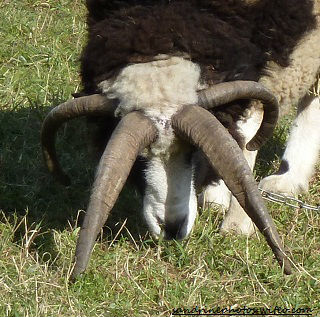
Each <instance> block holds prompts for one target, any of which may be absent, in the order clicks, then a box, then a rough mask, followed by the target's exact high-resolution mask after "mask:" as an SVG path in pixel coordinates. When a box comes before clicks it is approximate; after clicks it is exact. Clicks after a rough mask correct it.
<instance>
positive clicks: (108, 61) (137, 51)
mask: <svg viewBox="0 0 320 317" xmlns="http://www.w3.org/2000/svg"><path fill="white" fill-rule="evenodd" d="M86 3H87V7H88V19H87V20H88V42H87V45H86V47H85V48H84V50H83V53H82V57H81V75H82V83H83V88H84V91H85V92H86V93H89V94H91V93H94V92H97V91H98V88H97V84H98V83H99V82H101V81H103V80H105V79H108V78H110V77H111V76H112V75H114V74H116V73H117V72H118V71H119V70H120V69H121V68H122V67H124V66H126V65H127V64H129V63H130V61H131V60H132V58H133V57H135V56H144V57H146V56H149V57H152V56H155V55H158V54H176V53H179V52H180V53H181V52H183V53H187V54H189V55H190V57H191V60H192V61H194V62H196V63H198V64H199V65H200V66H201V69H202V76H203V80H205V81H207V82H209V83H212V84H214V83H218V82H223V81H231V80H235V79H242V80H258V79H259V78H260V76H261V75H262V72H263V69H264V66H265V64H266V62H267V61H269V60H273V61H275V62H276V63H278V64H279V65H281V66H283V67H285V66H287V65H289V63H290V54H291V53H292V51H293V49H294V47H295V46H296V45H297V43H298V41H299V40H300V39H301V38H302V36H303V35H304V34H305V33H306V32H307V31H309V30H311V29H312V28H313V27H314V26H315V23H316V21H315V17H314V15H313V13H312V9H313V1H310V0H260V1H257V3H256V4H254V5H246V4H245V3H244V2H243V1H242V0H224V1H221V0H131V1H129V0H127V1H122V0H87V2H86Z"/></svg>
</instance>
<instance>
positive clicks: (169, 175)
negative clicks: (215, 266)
mask: <svg viewBox="0 0 320 317" xmlns="http://www.w3.org/2000/svg"><path fill="white" fill-rule="evenodd" d="M161 58H162V59H161ZM161 58H160V59H159V57H158V60H155V61H153V62H149V63H141V64H133V65H129V66H127V67H125V68H124V69H123V70H122V71H121V72H120V74H119V75H118V76H117V77H116V78H113V79H112V80H108V81H104V82H102V83H101V84H100V87H101V89H102V91H103V93H104V94H105V95H106V96H107V97H108V98H111V99H113V98H117V99H119V101H120V103H119V106H118V107H117V110H116V113H115V114H116V115H118V116H124V115H126V114H127V113H129V112H131V111H135V110H138V111H141V112H143V113H144V114H145V115H146V116H147V117H149V118H150V119H151V120H153V122H154V123H155V126H156V127H157V129H158V139H157V141H156V142H155V143H154V144H152V145H151V148H150V149H149V150H148V151H144V153H142V154H143V155H145V156H146V157H147V158H148V159H149V163H148V168H147V170H146V172H145V175H146V182H147V187H146V193H145V197H144V208H143V209H144V217H145V219H146V222H147V224H148V226H149V229H150V231H151V233H152V234H153V235H154V236H156V237H158V236H159V235H162V234H163V235H164V237H165V238H175V239H182V238H184V237H186V236H187V235H188V234H189V233H190V231H191V229H192V226H193V223H194V220H195V217H196V213H197V199H196V194H195V189H194V184H193V167H192V162H191V155H190V151H191V149H190V147H189V145H187V144H184V143H183V142H182V141H179V140H178V139H177V138H176V137H175V135H174V133H173V130H172V128H171V124H170V120H171V117H172V116H173V115H174V114H175V113H176V112H177V111H178V110H179V109H180V108H181V106H183V105H188V104H190V105H191V104H196V103H197V101H198V95H197V90H199V89H200V88H202V87H200V84H199V79H200V68H199V66H198V65H197V64H194V63H192V62H191V61H189V60H186V59H184V58H181V57H167V56H162V57H161ZM137 128H138V127H137Z"/></svg>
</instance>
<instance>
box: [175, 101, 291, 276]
mask: <svg viewBox="0 0 320 317" xmlns="http://www.w3.org/2000/svg"><path fill="white" fill-rule="evenodd" d="M171 122H172V127H173V129H174V131H175V132H176V133H177V134H178V135H180V136H182V137H183V138H184V139H186V140H188V141H189V142H191V143H193V144H194V145H195V146H197V147H199V148H200V149H201V150H202V152H203V153H204V155H205V156H206V158H207V160H208V162H209V163H210V164H211V166H212V168H214V169H215V170H217V172H218V173H219V174H220V176H221V177H222V179H223V180H224V182H225V183H226V185H227V187H228V188H229V189H230V191H231V192H232V194H233V195H234V196H235V197H236V199H237V200H238V202H239V204H240V205H241V206H242V208H243V209H244V210H245V211H246V213H247V214H248V216H249V217H250V218H251V219H252V220H253V222H254V223H255V224H256V226H257V227H258V228H259V230H260V231H261V233H262V234H263V235H264V236H265V238H266V240H267V242H268V244H269V246H270V247H271V249H272V251H273V253H274V255H275V256H276V258H277V260H278V261H279V263H280V265H281V266H284V272H285V273H286V274H291V266H290V262H289V259H288V258H287V255H286V254H285V252H284V247H283V246H282V243H281V240H280V237H279V234H278V232H277V229H276V227H275V225H274V223H273V220H272V218H271V217H270V215H269V213H268V210H267V208H266V207H265V205H264V203H263V200H262V197H261V195H260V192H259V190H258V187H257V184H256V182H255V180H254V178H253V175H252V173H251V170H250V167H249V165H248V163H247V161H246V159H245V158H244V156H243V153H242V151H241V149H240V148H239V146H238V144H237V142H236V141H235V140H234V139H233V138H232V136H231V135H230V134H229V132H228V131H227V129H226V128H225V127H224V126H223V125H222V124H221V123H220V122H219V120H217V119H216V117H215V116H214V115H212V114H210V113H209V112H208V111H207V110H205V109H202V108H200V107H197V106H185V107H183V108H182V109H181V111H179V112H178V113H177V114H175V115H174V116H173V117H172V120H171Z"/></svg>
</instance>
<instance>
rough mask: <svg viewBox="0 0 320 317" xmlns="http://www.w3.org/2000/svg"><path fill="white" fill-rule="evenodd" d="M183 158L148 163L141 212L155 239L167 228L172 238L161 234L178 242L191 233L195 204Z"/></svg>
mask: <svg viewBox="0 0 320 317" xmlns="http://www.w3.org/2000/svg"><path fill="white" fill-rule="evenodd" d="M184 156H185V154H184V153H183V152H182V153H179V154H177V155H173V156H171V157H170V158H169V159H168V160H167V161H166V162H165V161H163V160H162V159H160V158H159V157H154V158H152V159H151V160H150V162H149V167H148V169H147V171H146V180H147V188H146V194H145V197H144V208H143V209H144V211H143V212H144V217H145V219H146V222H147V224H148V226H149V229H150V230H151V233H152V234H153V235H155V236H159V234H160V231H161V229H164V230H165V229H166V228H167V229H168V228H170V230H174V231H175V233H176V235H175V236H171V235H172V234H173V235H174V233H172V232H164V233H165V236H167V237H168V236H169V237H172V238H177V239H179V238H180V239H181V238H184V237H186V236H187V235H188V234H189V233H190V231H191V229H192V226H193V223H194V220H195V217H196V214H197V201H196V194H195V190H194V185H193V170H192V167H191V165H189V164H186V162H185V157H184ZM161 225H163V228H161ZM165 231H166V230H165ZM167 231H168V230H167Z"/></svg>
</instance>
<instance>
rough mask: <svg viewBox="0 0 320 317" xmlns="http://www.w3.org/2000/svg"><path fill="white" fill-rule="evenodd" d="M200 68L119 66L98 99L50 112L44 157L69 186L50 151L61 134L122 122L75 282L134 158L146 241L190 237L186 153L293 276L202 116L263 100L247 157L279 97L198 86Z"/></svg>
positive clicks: (167, 60)
mask: <svg viewBox="0 0 320 317" xmlns="http://www.w3.org/2000/svg"><path fill="white" fill-rule="evenodd" d="M199 74H200V70H199V69H198V66H197V65H196V64H194V63H192V62H191V61H189V60H187V59H185V58H183V57H164V56H162V57H160V58H159V57H157V58H156V60H154V61H151V62H146V63H139V64H132V65H129V66H127V67H125V68H124V69H123V70H122V71H121V72H120V73H119V74H118V75H117V76H115V77H114V78H111V79H110V80H108V81H105V82H102V83H101V84H100V88H101V94H96V95H90V96H86V97H81V98H77V99H74V100H71V101H68V102H66V103H63V104H61V105H59V106H57V107H56V108H54V109H53V110H52V111H51V112H50V113H49V114H48V116H47V117H46V119H45V121H44V123H43V128H42V135H41V137H42V148H43V153H44V157H45V161H46V163H47V166H48V168H49V170H50V172H52V173H53V175H54V176H55V177H56V178H57V179H58V180H60V181H61V182H62V183H64V184H68V183H69V179H68V177H67V176H66V175H65V174H64V172H63V171H62V169H61V167H60V165H59V163H58V160H57V157H56V152H55V147H54V140H55V133H56V131H57V129H58V128H59V126H60V125H61V124H62V123H63V122H65V121H67V120H70V119H73V118H75V117H79V116H91V115H94V116H97V115H103V116H120V117H121V121H120V123H119V124H118V126H117V128H116V129H115V130H114V132H113V134H112V137H111V139H110V140H109V143H108V145H107V146H106V148H105V151H104V153H103V155H102V157H101V160H100V163H99V166H98V170H97V173H96V178H95V182H94V185H93V189H92V193H91V197H90V202H89V206H88V209H87V213H86V215H85V219H84V222H83V225H82V228H81V231H80V236H79V239H78V242H77V249H76V264H75V268H74V272H73V276H76V275H78V274H80V273H82V272H83V271H84V270H85V268H86V266H87V263H88V260H89V257H90V254H91V251H92V248H93V245H94V242H95V239H96V237H97V235H98V233H99V231H100V229H101V227H102V226H103V225H104V223H105V221H106V220H107V217H108V215H109V212H110V210H111V209H112V207H113V206H114V203H115V201H116V200H117V198H118V195H119V193H120V191H121V189H122V187H123V185H124V183H125V182H126V180H127V177H128V175H129V172H130V170H131V168H132V166H133V164H134V162H135V160H136V158H137V156H138V155H143V156H145V157H146V158H147V159H148V161H149V163H148V167H147V170H146V173H145V175H146V182H147V187H146V193H145V197H144V215H145V219H146V221H147V224H148V226H149V229H150V231H151V233H152V234H153V235H155V236H159V235H160V234H164V237H165V238H168V239H170V238H176V239H181V238H184V237H186V236H187V235H188V234H189V233H190V231H191V229H192V226H193V223H194V219H195V216H196V211H197V202H196V195H195V189H194V185H193V176H194V175H193V167H192V152H193V151H194V149H195V148H196V149H200V150H201V151H202V152H203V153H204V155H205V156H206V158H207V160H208V162H209V163H210V164H211V166H212V167H213V168H214V169H215V170H216V171H217V172H218V173H219V175H220V176H221V177H222V178H223V180H224V181H225V183H226V185H227V186H228V188H229V189H230V190H231V192H232V193H233V195H234V196H235V197H236V198H237V200H238V201H239V203H240V205H241V206H242V207H243V208H244V210H245V211H246V212H247V214H248V215H249V216H250V217H251V219H252V220H253V221H254V223H255V224H256V225H257V227H258V228H259V230H260V231H261V232H262V233H263V234H264V236H265V237H266V239H267V242H268V244H269V246H270V247H271V248H272V250H273V252H274V254H275V256H276V258H277V259H278V261H279V263H280V264H281V265H283V266H284V270H285V272H286V273H288V274H289V273H290V264H289V261H288V259H287V257H286V255H285V254H284V251H283V250H284V249H283V246H282V244H281V241H280V238H279V235H278V233H277V230H276V228H275V226H274V223H273V221H272V219H271V217H270V216H269V214H268V212H267V209H266V208H265V206H264V204H263V201H262V198H261V196H260V194H259V192H258V189H257V186H256V184H255V181H254V178H253V176H252V173H251V171H250V168H249V166H248V164H247V162H246V160H245V158H244V156H243V154H242V151H241V150H240V148H239V146H238V144H237V142H236V141H235V140H234V139H233V138H232V137H231V135H230V134H229V133H228V131H227V130H226V129H225V128H224V127H223V126H222V124H221V123H220V122H219V121H218V120H217V119H216V117H215V116H214V115H213V114H212V113H210V112H209V111H208V110H207V109H211V108H213V107H216V106H220V105H224V104H227V103H230V102H232V101H234V100H238V99H259V100H261V101H262V103H263V105H264V117H263V121H262V124H261V126H260V128H259V130H258V132H257V134H256V135H255V137H254V138H253V139H252V140H251V141H250V142H249V144H248V145H247V148H248V149H249V150H255V149H258V148H259V147H260V145H261V144H262V143H263V142H264V140H266V138H268V137H269V136H270V134H271V133H272V132H273V129H274V126H275V124H276V121H277V117H278V104H277V101H276V98H275V97H274V96H273V95H272V94H271V93H270V92H268V91H267V90H266V89H265V88H264V87H262V86H261V85H259V84H258V83H256V82H248V81H236V82H227V83H222V84H217V85H215V86H211V87H204V86H201V84H200V81H199V78H200V75H199Z"/></svg>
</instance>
